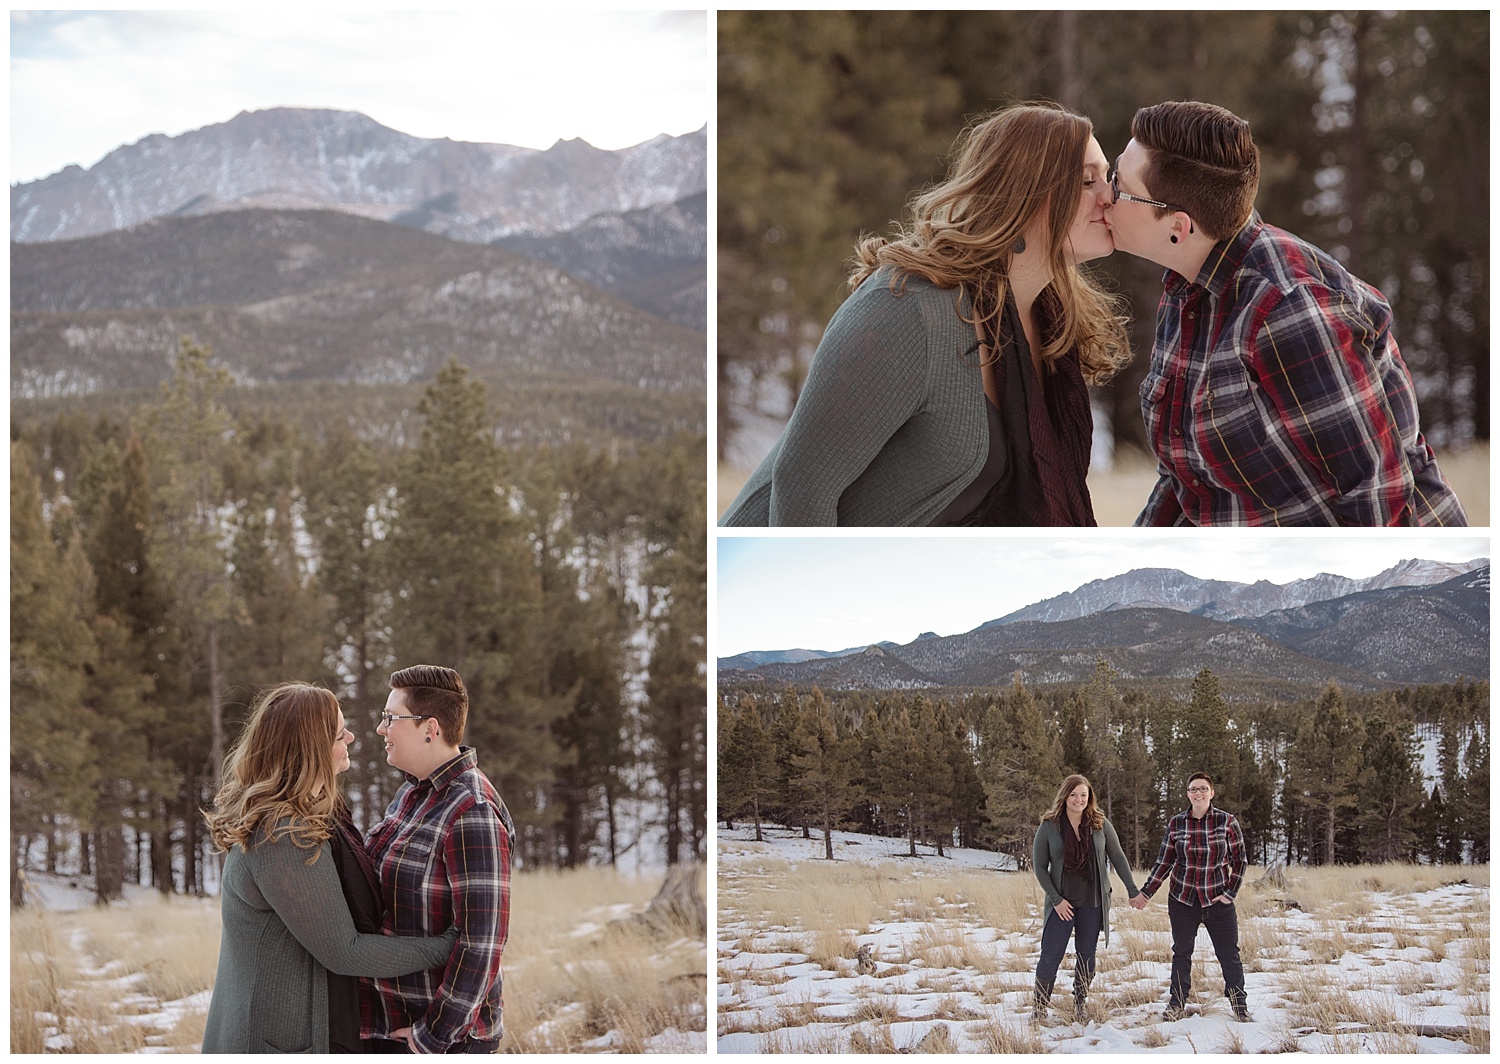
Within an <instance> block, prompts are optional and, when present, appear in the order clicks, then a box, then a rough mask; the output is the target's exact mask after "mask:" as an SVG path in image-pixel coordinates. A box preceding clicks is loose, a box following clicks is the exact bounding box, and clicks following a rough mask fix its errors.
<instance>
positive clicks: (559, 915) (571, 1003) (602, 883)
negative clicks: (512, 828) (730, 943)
mask: <svg viewBox="0 0 1500 1064" xmlns="http://www.w3.org/2000/svg"><path fill="white" fill-rule="evenodd" d="M659 886H660V883H659V882H658V881H657V880H655V879H640V878H636V877H632V876H624V875H621V874H619V873H618V872H616V871H614V870H613V869H610V868H607V867H604V868H575V869H567V870H542V871H536V872H525V873H520V874H517V875H516V876H515V877H514V878H513V879H512V880H511V890H512V897H511V906H512V911H513V912H515V913H525V914H526V919H524V920H518V921H516V922H515V923H513V924H512V930H511V937H510V941H509V942H508V943H507V944H506V948H505V1041H504V1043H503V1044H502V1047H501V1048H502V1049H505V1050H508V1051H511V1052H529V1053H547V1052H565V1053H579V1052H588V1051H589V1050H590V1049H591V1048H593V1046H592V1045H590V1043H591V1042H592V1041H593V1040H594V1039H597V1038H599V1037H600V1036H601V1035H604V1034H605V1033H607V1032H615V1033H616V1036H617V1041H615V1042H614V1043H613V1045H611V1046H610V1047H608V1048H610V1049H611V1050H612V1051H617V1052H626V1053H639V1052H643V1051H644V1050H645V1049H646V1048H647V1046H648V1040H649V1039H650V1038H652V1037H653V1036H655V1035H659V1034H661V1033H662V1032H664V1031H667V1030H669V1029H676V1030H678V1031H684V1032H686V1031H702V1030H704V1028H705V1025H706V1022H707V1016H706V1005H705V999H706V984H707V977H708V975H707V965H706V944H705V942H704V940H703V938H702V937H701V935H699V934H697V933H696V932H694V931H693V930H691V929H689V928H687V927H682V928H679V929H677V930H676V932H675V933H669V934H668V935H666V936H657V935H653V934H650V933H647V932H646V931H644V930H639V929H636V928H634V927H632V926H631V925H628V924H612V923H611V922H610V921H611V920H612V919H614V918H616V917H619V916H622V915H624V914H625V912H627V911H635V912H638V911H640V910H641V909H643V908H644V907H645V905H646V903H647V902H648V901H650V899H651V897H652V896H653V895H654V894H655V893H656V890H657V888H658V887H659ZM699 887H700V890H701V889H702V887H703V883H702V882H701V881H700V884H699ZM590 925H592V926H593V927H594V928H595V930H593V931H590V932H589V933H587V934H580V933H579V931H580V929H581V928H584V927H587V926H590ZM601 1048H603V1047H601Z"/></svg>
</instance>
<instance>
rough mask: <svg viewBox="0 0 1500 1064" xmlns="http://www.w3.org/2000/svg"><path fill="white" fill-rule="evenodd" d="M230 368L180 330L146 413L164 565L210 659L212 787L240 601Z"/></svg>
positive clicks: (220, 758)
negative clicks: (230, 474) (234, 567)
mask: <svg viewBox="0 0 1500 1064" xmlns="http://www.w3.org/2000/svg"><path fill="white" fill-rule="evenodd" d="M229 383H230V377H229V371H228V370H226V369H225V368H224V367H223V366H221V365H218V364H217V363H215V362H214V361H213V352H212V351H211V350H210V349H209V348H208V347H207V346H205V345H201V344H197V343H194V342H193V341H192V340H191V339H190V338H188V337H183V338H182V341H181V343H180V344H179V345H178V350H177V359H176V364H175V367H174V370H173V374H172V377H171V379H170V380H168V381H167V382H166V383H164V384H163V385H162V398H161V401H160V402H159V403H158V404H157V405H156V406H154V407H152V408H150V409H148V410H147V411H146V413H145V416H144V419H143V425H144V428H143V430H142V433H141V436H142V439H143V440H145V441H146V444H147V447H148V451H149V458H150V465H151V470H152V474H153V479H154V480H155V484H156V487H155V493H154V494H155V505H156V509H157V513H158V514H159V522H158V523H157V527H158V528H159V529H160V531H161V550H160V551H159V552H158V557H159V558H160V559H161V569H162V572H163V575H164V577H165V580H166V583H167V585H168V586H169V587H170V589H171V594H172V597H173V602H174V606H175V608H176V610H177V611H178V612H179V614H180V615H181V616H182V617H183V618H184V622H183V624H182V627H184V628H185V629H186V630H187V631H188V632H190V633H191V636H192V646H191V654H192V656H193V658H195V659H196V660H197V661H200V662H202V663H203V665H204V666H205V667H206V673H207V675H206V677H205V680H206V690H201V689H200V690H201V696H202V698H203V699H204V701H205V702H206V704H207V709H208V712H207V719H208V751H207V755H208V763H209V772H210V780H209V782H210V789H211V791H212V793H215V794H216V793H218V790H219V784H220V776H221V774H222V772H223V767H224V749H225V742H224V707H223V704H222V701H221V699H222V697H223V693H224V691H225V690H227V688H228V685H227V684H226V683H225V682H224V676H223V661H222V660H221V653H220V638H221V636H222V634H223V631H224V628H225V625H226V623H227V622H228V620H229V618H230V617H231V616H232V615H233V614H234V612H235V609H236V604H235V602H234V594H233V587H232V583H231V581H230V579H229V576H228V571H227V570H228V567H227V566H226V564H225V558H224V555H223V552H222V550H221V548H220V544H221V543H222V542H223V540H224V539H225V538H227V534H228V532H229V529H228V516H229V512H230V511H229V509H228V507H227V506H226V498H225V491H224V479H223V471H224V467H225V465H226V464H227V462H228V456H229V451H230V445H231V440H232V436H233V425H232V423H231V421H230V418H229V414H228V412H227V411H226V410H225V408H224V404H223V397H224V393H225V392H226V391H227V390H228V388H229Z"/></svg>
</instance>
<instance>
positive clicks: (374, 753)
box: [10, 338, 708, 903]
mask: <svg viewBox="0 0 1500 1064" xmlns="http://www.w3.org/2000/svg"><path fill="white" fill-rule="evenodd" d="M493 387H494V385H493V384H492V385H489V386H487V385H486V384H485V383H484V382H483V381H481V380H478V379H476V378H475V377H474V376H473V375H471V374H470V372H469V371H468V370H467V369H466V368H465V367H464V366H462V365H459V364H457V363H456V362H453V361H450V362H449V363H448V364H447V365H445V366H444V367H443V368H442V369H441V370H440V371H439V372H438V374H437V375H436V377H435V379H434V380H433V381H432V382H431V383H430V384H429V385H428V386H427V387H426V388H425V392H424V393H423V394H422V395H421V396H420V401H419V402H417V403H416V404H415V412H414V413H415V416H413V417H411V418H410V421H409V423H410V425H411V428H412V431H411V432H410V433H409V435H408V437H407V438H405V439H399V438H398V439H392V438H391V437H390V436H389V435H386V434H382V433H380V432H366V431H363V430H364V428H365V426H364V425H363V424H361V423H360V421H359V419H358V418H357V417H356V416H354V415H352V414H350V413H349V409H350V408H349V407H345V409H344V411H343V412H342V416H341V413H340V411H339V405H340V403H341V402H343V400H344V398H345V397H344V396H343V395H342V394H341V393H340V392H339V390H338V389H339V386H337V385H333V384H328V385H325V386H324V390H323V395H322V399H321V400H320V406H321V409H320V411H319V416H318V417H300V416H294V415H288V414H287V413H286V412H284V411H279V410H277V409H276V408H275V406H274V404H266V403H264V402H263V401H258V400H256V399H255V397H254V396H253V393H252V395H251V397H250V399H249V401H247V402H245V403H239V402H237V401H236V396H241V395H243V394H244V392H243V390H238V391H237V390H236V389H233V388H231V381H230V377H229V374H228V373H227V371H226V370H225V369H224V368H223V366H222V365H220V364H219V363H218V362H217V361H216V360H215V359H214V357H213V355H212V352H211V351H210V350H208V349H207V348H206V347H205V346H203V345H201V344H198V343H196V342H194V341H193V340H191V339H189V338H184V340H183V341H182V344H181V346H180V349H179V350H178V351H177V353H176V359H175V366H174V372H173V374H172V376H171V378H170V380H168V381H167V382H166V383H165V384H164V385H163V386H162V390H161V393H160V395H159V396H157V397H155V398H154V399H152V400H151V401H149V402H146V403H144V404H141V405H139V406H137V407H135V408H134V409H131V408H128V407H123V406H121V405H119V404H113V405H110V404H103V405H93V406H73V407H61V406H57V407H51V408H46V409H43V410H41V411H40V412H38V411H37V410H31V411H28V412H27V414H26V416H24V417H22V418H18V419H16V420H14V421H13V423H12V433H11V481H10V482H11V498H10V507H11V509H10V512H11V722H12V723H11V740H12V747H11V819H10V825H11V868H12V901H13V903H16V902H19V900H20V899H21V897H22V892H21V889H20V883H21V879H22V878H23V875H24V872H23V870H24V869H26V868H44V869H46V870H48V871H58V872H65V873H82V874H84V875H91V876H93V877H94V879H95V881H96V883H97V891H98V896H99V899H100V900H101V901H103V900H109V899H111V898H115V897H119V896H120V894H121V892H122V889H123V885H124V884H126V883H136V884H143V885H151V886H154V887H155V888H156V889H157V890H159V891H161V892H163V893H172V892H186V893H197V892H204V891H207V890H211V889H213V887H214V885H215V883H216V880H217V875H218V865H217V858H215V856H214V855H213V854H212V852H211V849H210V847H209V845H208V840H207V838H206V832H205V830H204V824H203V820H202V815H201V810H202V809H204V808H205V807H207V806H209V805H210V804H211V802H212V800H213V796H214V794H215V793H216V790H217V786H218V783H219V780H218V776H219V773H220V771H221V768H222V765H223V760H224V755H225V753H226V751H227V750H228V749H229V748H230V747H231V745H232V743H233V742H234V740H235V738H236V736H237V734H238V731H239V728H240V726H241V725H242V723H243V721H244V719H245V717H246V715H247V714H248V711H249V708H250V706H251V705H252V703H253V701H254V699H255V696H256V694H257V692H258V691H260V690H262V689H264V688H265V687H266V686H268V685H271V684H274V683H277V682H280V681H284V680H294V679H295V680H303V681H309V682H316V683H321V684H323V685H325V686H327V687H328V688H330V689H331V690H333V691H334V692H335V693H337V694H338V696H339V698H340V700H341V702H342V705H343V708H344V712H345V714H346V716H347V718H348V721H349V726H350V729H351V730H352V731H353V732H354V733H355V737H356V739H355V743H354V744H353V746H352V747H351V751H350V752H351V768H350V770H349V772H348V773H347V774H346V776H345V777H344V779H343V789H344V792H345V795H346V796H347V798H348V799H349V802H350V805H351V807H352V809H353V812H354V817H355V821H356V823H357V824H358V825H359V826H360V827H361V828H368V827H369V826H370V825H372V824H373V823H374V822H375V821H377V820H378V819H379V818H380V817H381V815H382V814H383V812H384V810H385V808H386V805H387V803H388V802H389V800H390V798H391V797H392V795H393V794H394V792H395V790H396V788H397V786H399V784H400V782H401V777H400V774H399V773H398V772H397V771H396V770H395V769H392V768H390V767H389V766H388V765H387V764H386V763H385V757H384V750H383V746H382V743H381V741H380V738H379V736H377V735H376V733H375V727H376V725H377V723H378V722H379V713H380V711H381V710H382V709H383V708H384V705H385V700H386V695H387V693H388V686H387V681H388V679H389V676H390V673H391V672H393V671H395V669H397V668H400V667H402V666H405V665H410V664H416V663H432V664H442V665H447V666H450V667H452V668H455V669H457V670H458V671H459V672H460V674H461V675H462V676H463V678H464V681H465V683H466V685H467V687H468V689H469V694H470V706H471V708H470V716H469V725H468V733H467V735H466V737H465V740H464V741H465V743H466V744H467V745H472V746H473V747H475V748H476V750H477V751H478V756H479V764H480V767H481V768H482V769H483V770H484V771H485V772H486V773H487V774H488V775H489V777H490V778H491V779H492V780H493V781H494V782H495V785H496V787H497V788H498V790H499V791H500V794H501V796H502V797H503V798H504V799H505V801H506V803H507V805H508V806H509V807H510V809H511V812H512V815H513V816H514V818H515V822H516V828H517V836H518V837H517V839H516V840H515V851H514V852H515V855H516V860H517V866H518V867H521V866H533V867H536V866H574V865H579V864H586V863H619V862H625V861H630V862H632V863H636V864H646V865H660V864H663V863H665V864H672V863H677V862H686V861H692V860H696V859H701V858H702V856H703V855H704V852H705V846H706V844H705V838H706V835H707V828H708V824H707V815H708V813H707V809H708V803H707V770H706V746H707V733H706V719H705V718H706V714H705V705H706V693H705V679H704V678H705V665H704V648H705V644H704V633H705V625H706V543H705V536H704V528H705V513H704V505H705V504H704V497H705V496H704V469H703V465H704V463H703V453H704V440H703V437H702V435H701V432H696V431H686V432H679V433H677V434H675V435H671V434H667V435H657V436H655V437H642V436H630V435H623V434H622V435H616V436H614V437H612V438H603V439H601V438H600V437H599V436H597V435H596V436H592V437H590V438H588V439H586V440H585V439H577V440H575V441H573V442H571V443H552V444H538V443H535V442H528V441H527V440H526V439H525V438H524V437H522V436H519V435H517V434H514V433H510V432H508V431H507V428H508V426H507V424H506V422H505V420H504V417H503V415H499V416H497V414H496V410H497V409H499V410H502V411H503V410H504V409H506V401H505V397H504V395H503V394H502V395H500V396H499V397H498V401H497V397H496V396H494V395H492V394H491V393H490V389H491V388H493ZM502 391H503V389H502ZM297 409H299V410H306V409H307V406H306V405H305V404H303V405H300V406H299V407H298V408H297Z"/></svg>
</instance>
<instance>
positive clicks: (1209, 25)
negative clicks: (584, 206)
mask: <svg viewBox="0 0 1500 1064" xmlns="http://www.w3.org/2000/svg"><path fill="white" fill-rule="evenodd" d="M1489 19H1490V16H1489V12H1488V11H1482V10H1476V11H1430V10H1413V11H1399V12H1392V11H1357V12H1318V11H1209V10H1204V11H1180V10H1168V11H1108V10H1105V11H725V12H721V13H720V15H719V19H718V33H719V38H718V39H719V54H718V62H719V70H718V83H719V140H718V152H719V167H718V179H719V180H718V244H719V249H718V271H719V272H718V291H719V297H718V360H719V362H718V370H719V384H718V391H719V403H720V414H719V420H718V428H719V440H718V445H719V449H720V455H721V457H722V456H723V453H724V448H725V445H726V440H727V439H728V434H729V433H731V432H732V430H733V428H734V425H733V421H732V416H733V413H734V410H735V407H734V406H733V405H731V404H730V403H729V398H730V396H731V394H733V393H734V392H735V391H736V390H737V389H741V388H743V387H744V386H745V385H746V382H748V381H762V380H766V379H771V378H773V377H776V376H784V377H785V378H786V381H787V384H788V385H789V391H790V393H791V395H792V396H793V397H795V395H796V392H797V389H798V387H799V385H800V381H801V379H802V377H803V375H805V373H806V370H807V366H808V364H809V362H810V360H811V356H812V352H813V350H814V349H815V348H816V345H817V343H818V340H819V338H820V337H821V336H822V332H823V328H824V326H825V324H826V323H827V322H828V320H829V318H830V317H831V316H832V314H833V312H834V310H835V309H837V307H838V305H839V303H840V302H841V301H842V300H843V298H844V296H845V295H846V294H847V291H848V289H847V286H846V285H845V284H844V278H845V264H846V262H847V261H848V259H849V258H850V256H851V255H852V253H853V249H854V245H855V243H856V241H857V240H858V239H859V237H860V235H861V233H866V232H867V233H877V234H882V235H890V234H892V233H893V231H894V230H895V229H896V226H897V223H898V222H901V221H903V220H908V219H909V214H907V212H906V208H905V205H906V203H907V202H908V200H909V199H910V198H911V197H912V196H913V195H914V194H915V193H917V192H919V191H920V190H921V189H922V188H923V187H924V186H927V185H929V184H931V183H932V182H935V181H937V180H939V179H940V178H941V177H942V176H943V174H944V172H945V170H946V167H947V157H948V153H949V151H950V149H951V147H952V145H953V143H954V140H955V138H956V137H957V135H958V133H959V132H960V130H962V129H963V128H964V126H965V124H966V123H967V122H968V121H970V120H971V119H973V118H975V117H976V116H979V115H982V114H985V113H987V112H989V111H992V110H994V109H996V108H998V107H1001V106H1003V105H1004V104H1006V103H1008V102H1015V101H1024V100H1032V99H1041V98H1045V99H1051V100H1054V101H1057V102H1059V103H1061V104H1064V105H1066V106H1068V107H1070V108H1073V109H1074V110H1076V111H1078V112H1079V113H1082V114H1084V115H1086V116H1088V117H1089V118H1090V119H1091V120H1092V121H1093V124H1094V132H1095V135H1096V136H1097V138H1098V140H1099V143H1100V145H1101V146H1102V147H1103V149H1104V153H1105V156H1106V157H1107V158H1108V159H1110V160H1111V161H1113V160H1114V159H1115V158H1116V156H1118V155H1119V153H1120V152H1121V151H1122V150H1123V149H1124V147H1125V145H1126V144H1127V142H1128V141H1129V137H1130V133H1129V129H1130V120H1131V117H1132V116H1133V115H1134V114H1135V112H1136V110H1137V109H1138V108H1140V107H1142V106H1145V105H1148V104H1153V103H1158V102H1160V101H1164V100H1205V101H1209V102H1212V103H1217V104H1220V105H1222V106H1224V107H1227V108H1229V109H1230V110H1232V111H1234V112H1235V113H1236V114H1238V115H1240V116H1242V117H1244V118H1246V119H1247V120H1248V121H1249V122H1250V124H1251V128H1252V130H1253V133H1254V137H1255V140H1256V143H1257V145H1258V146H1259V149H1260V153H1261V184H1260V194H1259V197H1258V199H1257V204H1256V206H1257V208H1258V209H1259V211H1260V213H1261V215H1262V217H1263V218H1264V219H1265V221H1266V222H1268V223H1270V224H1272V225H1276V226H1280V227H1282V228H1284V229H1288V230H1290V231H1291V232H1293V233H1296V234H1297V235H1298V236H1300V237H1302V238H1304V239H1306V240H1309V241H1311V242H1312V243H1314V244H1316V245H1318V246H1320V247H1322V248H1324V249H1325V250H1327V251H1329V252H1330V253H1331V254H1333V255H1334V256H1335V257H1337V258H1338V259H1339V260H1340V261H1341V262H1343V264H1344V265H1345V266H1347V267H1348V268H1349V269H1350V270H1351V271H1352V272H1353V273H1354V274H1356V275H1357V276H1359V277H1361V278H1363V279H1364V280H1366V281H1368V282H1369V283H1370V284H1372V285H1374V286H1375V287H1376V288H1378V289H1380V291H1381V292H1382V293H1384V294H1385V296H1386V297H1387V298H1388V299H1389V300H1390V302H1391V304H1392V306H1393V309H1394V312H1395V335H1396V338H1397V341H1398V343H1399V344H1400V348H1401V352H1402V356H1403V358H1404V359H1405V361H1406V363H1407V364H1408V366H1409V367H1410V368H1411V371H1412V373H1413V375H1414V377H1415V379H1416V380H1417V382H1418V386H1419V388H1418V390H1419V393H1420V403H1421V419H1422V426H1423V430H1424V432H1425V434H1426V436H1427V439H1428V441H1429V442H1430V443H1432V445H1433V446H1434V447H1436V448H1438V449H1439V450H1443V449H1461V448H1464V447H1466V446H1467V445H1468V444H1469V443H1471V442H1472V441H1475V440H1481V441H1483V440H1488V438H1489V424H1490V413H1489V387H1490V382H1489V374H1490V339H1489V337H1490V329H1489V174H1490V149H1489V99H1490V84H1489V56H1490V41H1489ZM1089 268H1090V269H1091V270H1093V271H1094V272H1095V275H1096V276H1099V277H1101V278H1103V279H1104V280H1105V283H1106V285H1107V286H1108V287H1111V288H1114V289H1115V290H1117V291H1119V292H1121V293H1122V294H1123V295H1124V296H1125V297H1126V298H1127V300H1128V302H1129V304H1130V314H1131V318H1132V320H1133V326H1132V329H1133V331H1132V347H1133V349H1134V350H1135V352H1136V358H1135V361H1134V363H1133V364H1132V365H1131V366H1129V367H1127V368H1126V369H1125V370H1124V371H1122V372H1121V373H1120V374H1119V375H1118V376H1116V378H1115V379H1114V380H1113V381H1111V382H1110V383H1109V385H1107V386H1106V387H1105V388H1104V389H1102V390H1100V391H1097V392H1096V393H1095V394H1094V400H1095V405H1096V410H1097V411H1098V413H1099V415H1100V417H1101V418H1102V419H1105V424H1104V426H1103V427H1105V428H1106V429H1107V431H1109V432H1110V433H1112V435H1113V437H1114V441H1115V443H1116V445H1117V446H1121V447H1127V448H1135V449H1138V450H1140V451H1142V452H1145V451H1148V447H1147V443H1146V440H1145V438H1144V429H1143V425H1142V422H1141V416H1140V400H1139V397H1138V395H1137V389H1138V387H1139V384H1140V381H1141V378H1142V377H1143V376H1144V375H1145V372H1146V364H1147V362H1148V361H1149V358H1148V357H1147V356H1148V355H1149V352H1150V350H1151V338H1152V333H1153V330H1154V318H1155V309H1156V306H1157V303H1158V301H1159V300H1160V298H1161V292H1162V270H1161V268H1160V267H1159V266H1155V265H1153V264H1151V263H1148V262H1145V261H1144V260H1140V259H1135V258H1133V257H1132V256H1130V255H1127V254H1124V253H1116V254H1114V255H1111V256H1110V257H1108V258H1106V259H1101V260H1098V261H1096V262H1094V263H1091V264H1090V266H1089ZM789 412H790V408H788V410H787V411H786V413H789ZM1096 450H1097V448H1096Z"/></svg>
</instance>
